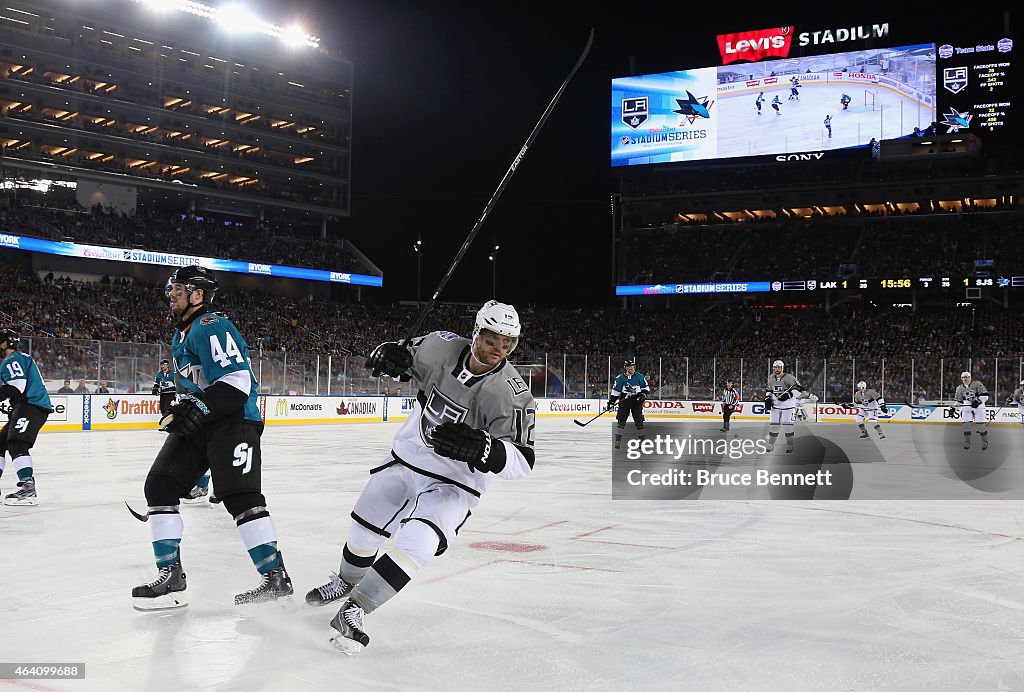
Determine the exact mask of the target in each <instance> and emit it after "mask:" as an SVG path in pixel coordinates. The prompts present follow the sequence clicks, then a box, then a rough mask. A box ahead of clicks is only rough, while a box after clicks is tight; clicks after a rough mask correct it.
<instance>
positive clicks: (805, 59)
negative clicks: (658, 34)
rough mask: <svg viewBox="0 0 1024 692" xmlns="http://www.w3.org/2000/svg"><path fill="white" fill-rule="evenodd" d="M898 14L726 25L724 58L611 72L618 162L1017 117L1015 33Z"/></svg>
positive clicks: (852, 140) (842, 144)
mask: <svg viewBox="0 0 1024 692" xmlns="http://www.w3.org/2000/svg"><path fill="white" fill-rule="evenodd" d="M945 26H946V29H945V30H943V31H937V30H933V29H931V28H928V27H922V26H919V25H913V26H911V25H908V24H907V23H904V25H902V26H901V25H899V24H895V23H890V22H883V23H877V24H870V25H864V26H845V27H837V28H828V27H802V26H795V25H794V26H782V27H775V28H771V29H763V30H755V31H746V32H740V33H735V34H723V35H719V36H718V48H719V53H720V55H721V58H722V64H721V65H719V66H714V67H700V68H695V69H691V68H686V69H680V70H675V71H670V72H661V73H656V74H644V75H634V76H625V77H618V78H615V79H613V80H612V82H611V119H610V136H611V137H610V154H611V165H612V166H616V167H619V166H637V165H648V164H662V163H678V162H690V161H708V160H715V159H725V158H736V157H756V156H768V155H778V154H791V153H799V152H818V151H829V150H839V149H851V148H854V147H864V146H868V145H870V143H871V141H872V140H876V141H880V140H883V139H895V138H900V137H913V136H917V135H921V134H923V133H926V132H928V131H929V128H930V127H931V126H932V125H933V123H934V124H935V125H936V129H935V133H936V134H946V133H963V134H967V133H973V134H975V135H977V136H979V137H981V138H982V140H983V141H984V142H985V143H986V144H987V145H988V146H992V145H994V144H997V143H998V142H999V140H1000V138H1001V137H1002V136H1004V135H1005V134H1007V133H1009V132H1011V131H1012V125H1013V98H1012V96H1011V94H1012V84H1013V67H1012V58H1013V52H1014V41H1013V38H1012V37H1011V36H1010V35H1009V34H1008V31H1007V30H1003V29H995V28H992V26H991V23H990V25H989V26H988V27H985V26H984V25H983V24H982V23H977V26H978V27H981V28H980V29H975V31H980V32H981V34H980V35H969V34H968V33H967V31H968V29H967V28H966V27H963V28H958V29H956V31H960V34H959V35H956V36H954V35H951V34H953V33H955V32H954V31H950V29H949V28H948V27H949V23H946V24H945Z"/></svg>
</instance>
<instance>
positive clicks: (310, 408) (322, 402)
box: [0, 394, 1021, 432]
mask: <svg viewBox="0 0 1024 692" xmlns="http://www.w3.org/2000/svg"><path fill="white" fill-rule="evenodd" d="M51 401H52V403H53V406H54V412H53V413H52V414H50V418H49V419H48V420H47V422H46V425H45V426H43V432H68V431H90V430H143V429H153V428H156V427H157V424H158V422H159V421H160V402H159V399H158V398H157V397H155V396H149V395H143V394H102V395H95V394H85V395H74V394H72V395H67V396H51ZM258 404H259V409H260V414H261V415H262V416H263V419H264V421H265V422H266V424H267V425H324V424H337V423H380V422H385V423H386V422H402V421H404V420H405V419H406V418H407V417H408V416H409V414H410V412H412V410H413V409H414V407H415V405H416V399H415V397H395V396H389V397H383V396H368V397H357V396H347V397H346V396H261V397H259V400H258ZM605 404H606V400H605V399H538V400H537V416H538V417H539V418H573V419H576V420H579V421H580V422H586V421H588V420H590V419H592V418H594V417H595V416H597V415H598V414H599V413H602V412H603V411H604V410H605V409H604V407H605ZM803 408H804V412H805V413H806V414H807V420H806V421H805V423H806V424H816V423H853V422H855V421H856V419H857V414H858V413H859V412H860V410H859V409H858V408H857V407H856V406H841V405H838V404H820V403H819V404H817V405H814V406H811V405H806V406H804V407H803ZM888 408H889V412H888V413H887V414H879V415H878V420H879V422H881V423H883V424H886V425H887V424H889V423H899V424H907V423H928V424H947V425H949V424H956V425H958V424H960V413H959V411H952V412H951V411H950V410H949V408H948V407H946V406H909V405H906V404H890V405H889V407H888ZM985 413H986V418H987V419H988V422H989V425H993V426H1009V425H1020V421H1021V415H1020V413H1019V412H1018V410H1017V407H1016V406H1012V407H1011V406H1002V407H987V408H986V411H985ZM644 416H645V417H646V418H648V419H650V420H676V419H695V420H703V419H721V417H722V404H721V403H720V402H715V401H678V400H663V401H658V400H649V401H645V402H644ZM768 416H769V412H768V411H766V410H765V406H764V403H763V402H760V401H743V402H739V403H738V404H737V405H736V410H735V412H734V413H733V415H732V420H734V421H761V422H765V423H767V422H768ZM605 417H607V418H608V419H611V418H613V417H614V412H607V413H606V414H605ZM6 421H7V417H6V415H2V414H0V423H5V422H6Z"/></svg>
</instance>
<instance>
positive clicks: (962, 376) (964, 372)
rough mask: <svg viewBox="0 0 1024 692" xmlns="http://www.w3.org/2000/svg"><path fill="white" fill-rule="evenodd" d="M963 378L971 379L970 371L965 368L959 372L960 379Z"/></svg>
mask: <svg viewBox="0 0 1024 692" xmlns="http://www.w3.org/2000/svg"><path fill="white" fill-rule="evenodd" d="M964 378H966V379H968V380H969V379H971V373H969V372H967V371H966V370H964V371H963V372H962V373H960V379H961V380H962V379H964Z"/></svg>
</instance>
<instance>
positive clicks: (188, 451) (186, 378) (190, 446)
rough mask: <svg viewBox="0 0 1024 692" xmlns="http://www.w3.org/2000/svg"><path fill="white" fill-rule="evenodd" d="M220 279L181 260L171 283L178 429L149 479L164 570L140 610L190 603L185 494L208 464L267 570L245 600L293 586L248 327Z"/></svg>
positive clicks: (172, 421)
mask: <svg viewBox="0 0 1024 692" xmlns="http://www.w3.org/2000/svg"><path fill="white" fill-rule="evenodd" d="M217 285H218V284H217V279H216V278H215V277H214V275H213V273H212V272H210V270H208V269H206V268H204V267H200V266H189V267H181V268H179V269H178V270H177V271H175V272H174V274H172V275H171V278H170V279H169V281H168V286H167V296H168V299H169V301H170V308H171V313H172V314H173V315H174V317H175V318H176V319H177V321H178V324H177V329H175V332H174V340H173V343H172V345H171V347H172V352H173V355H174V365H173V370H174V372H175V381H176V382H177V385H178V388H179V396H178V399H177V400H176V401H175V403H174V404H173V405H172V406H171V409H170V412H169V413H168V415H166V416H164V417H163V419H162V420H161V421H160V427H161V429H162V430H165V431H166V432H167V433H169V435H168V437H167V439H166V440H165V442H164V445H163V447H162V448H161V450H160V452H159V454H157V457H156V460H155V461H154V462H153V465H152V467H151V468H150V471H149V476H148V477H147V478H146V486H145V491H146V502H147V504H148V505H149V514H148V517H147V519H148V521H149V525H150V529H151V534H152V540H153V551H154V553H155V555H156V566H157V570H158V574H157V577H156V579H155V580H153V581H152V582H150V583H148V584H143V585H142V586H137V587H135V588H134V589H132V600H133V605H134V606H135V607H136V608H137V609H139V610H160V609H166V608H178V607H181V606H185V605H188V601H187V600H186V598H185V593H184V592H185V573H184V571H183V569H182V564H181V555H180V552H179V549H178V546H179V544H180V543H181V536H182V532H183V529H184V525H183V523H182V520H181V516H180V514H179V512H178V506H179V498H181V497H182V495H184V494H187V493H188V491H189V489H190V488H192V487H193V486H194V485H195V484H196V481H198V480H199V478H200V477H201V476H203V474H205V473H206V472H207V471H209V472H210V474H211V476H212V478H213V486H214V489H215V490H216V492H217V495H218V497H219V498H220V499H221V500H222V501H223V503H224V507H225V509H227V511H228V512H229V513H230V514H231V516H232V517H234V519H235V523H236V524H237V526H238V531H239V533H240V534H241V535H242V541H243V542H244V543H245V547H246V548H247V549H248V551H249V556H250V557H251V558H252V561H253V563H254V564H255V566H256V570H257V571H258V572H259V573H260V574H261V575H262V579H261V581H260V583H259V584H258V585H257V586H256V587H254V588H252V589H250V590H249V591H245V592H243V593H240V594H238V595H236V596H235V604H236V605H240V604H245V603H260V602H263V601H271V600H275V599H277V598H281V597H283V596H289V595H291V594H292V592H293V589H292V583H291V578H290V577H289V576H288V573H287V571H286V570H285V567H284V562H283V561H282V559H281V553H280V551H278V549H277V529H276V528H275V527H274V522H273V520H272V519H271V518H270V513H269V512H268V511H267V506H266V504H267V502H266V499H265V498H264V496H263V492H262V489H261V484H260V471H261V466H262V458H261V453H260V436H261V435H262V433H263V419H262V416H261V415H260V412H259V409H258V408H257V405H256V398H257V394H258V389H259V385H258V384H257V382H256V378H255V376H254V375H253V373H252V366H251V364H250V362H249V347H248V345H247V344H246V343H245V340H244V339H243V338H242V335H241V334H239V332H238V329H237V328H236V327H235V325H234V324H232V323H231V321H230V320H229V319H228V318H227V317H226V316H225V315H223V314H221V313H218V312H214V311H213V310H212V309H211V307H210V303H212V301H213V298H214V295H215V293H216V291H217Z"/></svg>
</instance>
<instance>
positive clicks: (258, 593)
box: [235, 562, 295, 605]
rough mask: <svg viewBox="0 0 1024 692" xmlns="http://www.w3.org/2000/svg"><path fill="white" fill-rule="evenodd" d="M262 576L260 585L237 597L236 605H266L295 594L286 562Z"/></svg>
mask: <svg viewBox="0 0 1024 692" xmlns="http://www.w3.org/2000/svg"><path fill="white" fill-rule="evenodd" d="M262 576H263V578H262V579H261V580H260V583H259V584H257V585H256V586H254V587H253V588H251V589H249V590H248V591H243V592H242V593H240V594H237V595H236V596H235V605H248V604H250V603H266V602H267V601H276V600H277V599H279V598H285V597H287V596H291V595H292V594H293V593H295V589H294V587H292V578H291V577H289V576H288V571H287V570H285V568H284V562H282V563H281V565H280V566H279V567H275V568H274V569H272V570H270V571H269V572H264V573H263V575H262Z"/></svg>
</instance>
